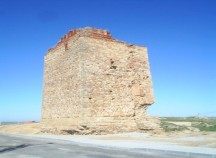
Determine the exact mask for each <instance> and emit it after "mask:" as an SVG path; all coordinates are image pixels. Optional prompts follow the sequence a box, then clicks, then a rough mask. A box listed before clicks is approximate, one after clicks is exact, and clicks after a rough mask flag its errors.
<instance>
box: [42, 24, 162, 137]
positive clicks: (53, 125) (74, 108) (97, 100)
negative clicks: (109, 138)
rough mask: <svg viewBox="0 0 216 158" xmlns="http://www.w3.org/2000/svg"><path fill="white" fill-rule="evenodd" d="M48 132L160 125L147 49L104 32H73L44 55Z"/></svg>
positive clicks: (108, 130)
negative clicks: (153, 113) (153, 110)
mask: <svg viewBox="0 0 216 158" xmlns="http://www.w3.org/2000/svg"><path fill="white" fill-rule="evenodd" d="M44 69H45V70H44V92H43V106H42V124H43V125H44V126H43V130H44V131H46V130H47V131H53V130H56V131H65V132H68V133H79V134H89V133H99V134H101V133H117V132H131V131H142V130H144V131H146V130H153V129H158V128H159V126H158V121H157V119H155V118H151V117H149V116H147V114H146V109H147V107H148V106H149V105H151V104H153V102H154V95H153V88H152V79H151V74H150V68H149V62H148V54H147V48H145V47H140V46H135V45H130V44H126V43H124V42H119V41H116V40H115V39H114V38H113V37H111V35H110V33H109V32H107V31H105V30H97V29H93V28H83V29H77V30H74V31H70V32H69V33H68V34H67V35H65V36H64V37H63V38H62V39H61V41H60V42H59V43H58V44H57V45H56V46H55V47H54V48H52V49H50V50H49V51H48V53H47V55H46V56H45V68H44Z"/></svg>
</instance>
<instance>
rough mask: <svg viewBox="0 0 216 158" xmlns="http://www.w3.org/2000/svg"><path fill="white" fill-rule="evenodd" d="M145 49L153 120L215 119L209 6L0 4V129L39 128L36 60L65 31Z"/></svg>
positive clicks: (49, 0) (211, 2)
mask: <svg viewBox="0 0 216 158" xmlns="http://www.w3.org/2000/svg"><path fill="white" fill-rule="evenodd" d="M85 26H91V27H96V28H101V29H107V30H109V31H110V32H111V34H112V35H113V36H114V37H115V38H117V39H119V40H122V41H126V42H128V43H133V44H137V45H142V46H147V47H148V52H149V61H150V66H151V72H152V77H153V84H154V91H155V98H156V102H155V103H154V104H153V105H152V106H151V107H150V108H149V110H148V112H149V114H150V115H156V116H193V115H198V114H200V115H208V116H216V0H91V1H90V0H76V1H73V0H1V1H0V75H1V76H0V121H27V120H37V121H38V120H40V112H41V103H42V101H41V100H42V87H43V57H44V55H45V53H46V52H47V50H48V48H50V47H53V46H54V45H55V44H56V43H57V42H58V40H59V39H60V37H61V36H63V35H64V34H65V33H67V32H68V31H69V30H71V29H75V28H81V27H85Z"/></svg>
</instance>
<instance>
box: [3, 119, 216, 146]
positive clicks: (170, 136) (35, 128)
mask: <svg viewBox="0 0 216 158" xmlns="http://www.w3.org/2000/svg"><path fill="white" fill-rule="evenodd" d="M0 133H7V134H31V135H32V134H33V135H37V134H40V135H41V134H42V133H41V132H40V123H31V124H16V125H2V126H0ZM76 137H77V136H76ZM80 137H86V136H80ZM94 139H97V140H129V141H130V140H131V141H133V140H139V141H149V142H169V143H175V144H179V145H185V146H194V147H209V148H216V132H194V131H178V132H160V133H156V134H150V133H148V134H145V133H130V134H128V135H127V134H114V135H103V136H95V137H94Z"/></svg>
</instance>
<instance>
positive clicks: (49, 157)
mask: <svg viewBox="0 0 216 158" xmlns="http://www.w3.org/2000/svg"><path fill="white" fill-rule="evenodd" d="M73 157H74V158H173V157H175V158H180V157H190V158H191V157H197V156H191V155H185V154H183V155H181V154H176V153H167V152H158V151H153V150H149V151H142V150H140V149H114V148H113V149H112V148H109V149H105V148H102V147H97V146H90V145H89V146H88V145H84V144H78V143H73V142H70V141H63V140H54V139H47V138H46V139H44V138H43V139H42V138H36V137H24V136H12V135H0V158H73ZM199 157H200V156H199Z"/></svg>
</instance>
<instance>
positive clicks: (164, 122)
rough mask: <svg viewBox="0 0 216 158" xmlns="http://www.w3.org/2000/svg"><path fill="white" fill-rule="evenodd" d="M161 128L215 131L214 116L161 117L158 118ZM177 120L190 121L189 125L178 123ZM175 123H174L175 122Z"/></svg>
mask: <svg viewBox="0 0 216 158" xmlns="http://www.w3.org/2000/svg"><path fill="white" fill-rule="evenodd" d="M160 121H161V128H163V129H164V130H165V131H166V132H171V131H184V130H194V129H198V130H199V131H206V132H208V131H214V132H216V118H207V117H162V118H160ZM179 122H182V123H183V122H186V123H188V122H191V126H190V127H188V126H186V125H185V126H184V125H178V124H179ZM175 123H176V124H175Z"/></svg>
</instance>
